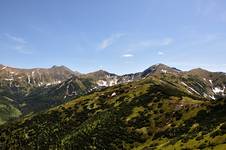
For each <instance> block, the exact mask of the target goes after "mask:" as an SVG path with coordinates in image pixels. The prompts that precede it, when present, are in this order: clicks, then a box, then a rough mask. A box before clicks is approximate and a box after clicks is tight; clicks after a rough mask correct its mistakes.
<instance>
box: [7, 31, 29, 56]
mask: <svg viewBox="0 0 226 150" xmlns="http://www.w3.org/2000/svg"><path fill="white" fill-rule="evenodd" d="M5 37H6V40H8V41H9V42H10V45H9V47H10V48H11V49H12V50H15V51H17V52H18V53H21V54H32V53H33V51H32V49H31V48H30V47H29V43H28V42H27V41H26V40H25V39H24V38H22V37H17V36H14V35H11V34H8V33H6V34H5Z"/></svg>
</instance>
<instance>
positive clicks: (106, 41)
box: [99, 33, 124, 49]
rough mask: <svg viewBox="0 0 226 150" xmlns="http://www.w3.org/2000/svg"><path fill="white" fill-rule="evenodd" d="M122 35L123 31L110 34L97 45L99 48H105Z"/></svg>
mask: <svg viewBox="0 0 226 150" xmlns="http://www.w3.org/2000/svg"><path fill="white" fill-rule="evenodd" d="M122 36H124V34H123V33H116V34H112V35H111V36H110V37H107V38H105V39H104V40H103V41H102V42H101V43H100V45H99V48H100V49H106V48H108V47H110V46H111V45H112V44H113V43H114V42H115V41H116V40H117V39H119V38H121V37H122Z"/></svg>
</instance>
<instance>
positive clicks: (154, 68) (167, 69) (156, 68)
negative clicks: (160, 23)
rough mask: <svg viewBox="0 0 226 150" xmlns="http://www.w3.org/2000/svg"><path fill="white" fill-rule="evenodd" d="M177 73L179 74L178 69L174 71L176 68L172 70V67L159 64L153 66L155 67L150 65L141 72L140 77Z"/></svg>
mask: <svg viewBox="0 0 226 150" xmlns="http://www.w3.org/2000/svg"><path fill="white" fill-rule="evenodd" d="M167 72H168V73H178V72H180V70H179V69H176V68H172V67H169V66H167V65H165V64H162V63H159V64H155V65H152V66H151V67H149V68H148V69H146V70H144V71H143V72H142V76H143V77H145V76H147V75H149V74H154V73H155V74H159V73H167Z"/></svg>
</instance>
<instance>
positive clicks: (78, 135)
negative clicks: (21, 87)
mask: <svg viewBox="0 0 226 150" xmlns="http://www.w3.org/2000/svg"><path fill="white" fill-rule="evenodd" d="M164 79H165V80H163V79H160V78H158V77H149V78H147V79H144V80H140V81H136V82H132V83H128V84H121V85H117V86H114V87H109V88H106V89H103V90H101V91H99V92H94V93H92V94H89V95H86V96H82V97H80V98H77V99H75V100H73V101H70V102H68V103H65V104H63V105H61V106H58V107H55V108H52V109H50V110H48V111H46V112H43V113H39V114H36V115H30V116H26V117H25V118H22V119H20V120H19V121H17V122H15V123H8V124H4V125H3V126H1V128H0V142H1V144H0V145H1V146H2V148H5V149H129V150H130V149H198V148H202V149H203V148H205V147H207V148H210V147H212V148H222V147H225V145H223V144H224V143H225V142H226V117H225V113H226V107H225V101H224V100H223V99H222V100H219V101H218V102H216V101H215V102H211V101H207V100H205V99H203V98H201V97H198V96H194V95H191V94H189V93H187V91H186V89H184V88H183V86H181V84H178V83H180V81H175V80H176V79H175V78H173V77H171V76H169V77H167V78H164Z"/></svg>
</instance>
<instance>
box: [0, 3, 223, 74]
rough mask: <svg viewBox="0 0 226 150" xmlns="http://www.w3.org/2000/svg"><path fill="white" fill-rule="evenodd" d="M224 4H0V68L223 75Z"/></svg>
mask: <svg viewBox="0 0 226 150" xmlns="http://www.w3.org/2000/svg"><path fill="white" fill-rule="evenodd" d="M225 57H226V1H225V0H189V1H185V0H184V1H182V0H95V1H91V0H38V1H37V0H19V1H17V0H0V63H1V64H5V65H9V66H14V67H21V68H32V67H51V66H53V65H65V66H68V67H69V68H71V69H73V70H77V71H80V72H83V73H85V72H91V71H94V70H98V69H104V70H107V71H110V72H115V73H118V74H123V73H130V72H137V71H142V70H144V69H145V68H147V67H149V66H150V65H153V64H156V63H165V64H167V65H170V66H173V67H177V68H179V69H183V70H188V69H191V68H196V67H202V68H206V69H209V70H212V71H225V72H226V59H225Z"/></svg>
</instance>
